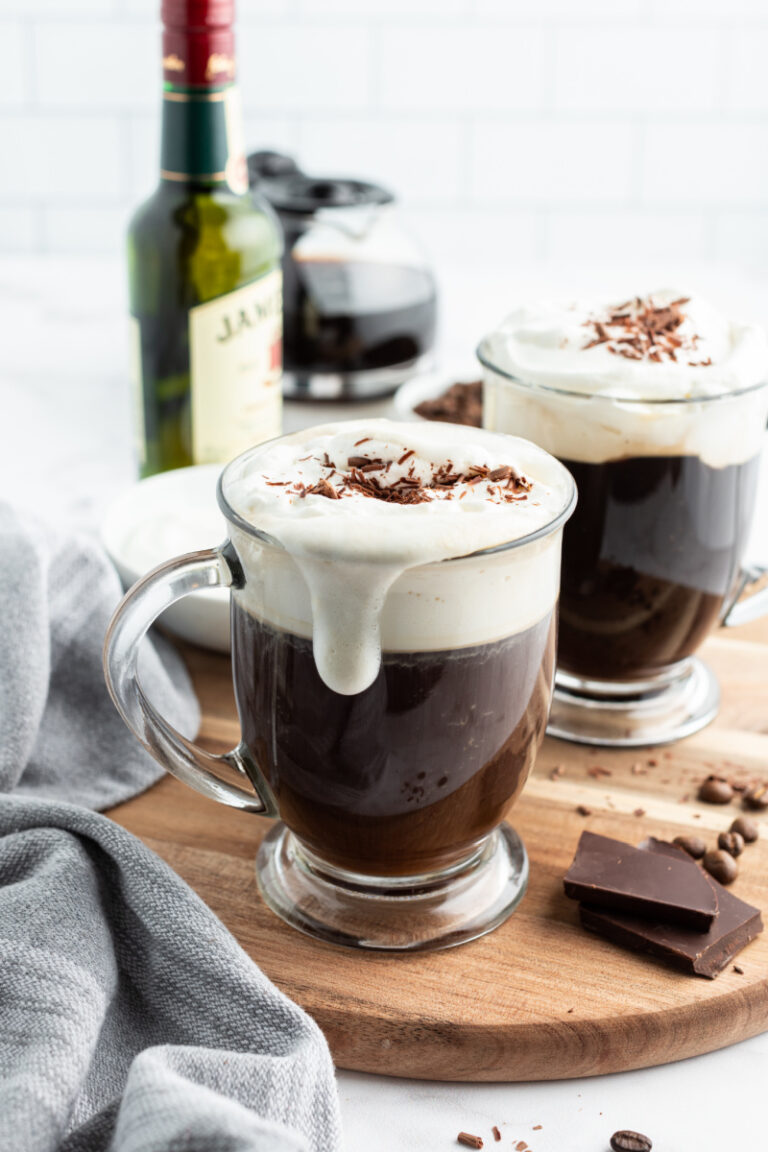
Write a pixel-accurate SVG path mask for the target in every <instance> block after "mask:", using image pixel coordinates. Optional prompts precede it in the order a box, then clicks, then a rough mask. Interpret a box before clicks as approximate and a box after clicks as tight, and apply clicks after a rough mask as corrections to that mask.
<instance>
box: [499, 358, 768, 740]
mask: <svg viewBox="0 0 768 1152" xmlns="http://www.w3.org/2000/svg"><path fill="white" fill-rule="evenodd" d="M478 358H479V360H480V362H481V364H482V366H483V391H484V417H483V422H484V424H485V426H486V427H487V428H489V429H492V430H495V431H499V432H512V431H514V432H515V434H516V435H520V436H525V437H527V438H529V439H530V440H533V441H534V442H535V443H536V444H539V445H541V447H543V448H545V449H546V450H547V451H548V452H551V453H552V454H553V455H554V456H557V458H558V459H559V460H561V461H562V462H563V463H564V464H565V465H566V467H567V468H568V469H569V471H570V472H571V473H572V474H573V476H574V478H575V480H576V484H577V487H578V491H579V505H578V509H577V512H576V514H575V516H574V517H573V519H572V520H571V522H570V523H569V524H568V526H567V528H566V531H565V536H564V542H563V580H562V587H561V591H560V637H559V652H558V669H557V679H556V689H555V696H554V701H553V705H552V714H551V718H550V726H549V732H550V734H551V735H554V736H560V737H564V738H566V739H569V740H575V741H577V742H579V743H584V744H594V745H604V746H616V747H621V746H625V747H639V746H643V745H653V744H664V743H669V742H671V741H673V740H677V739H680V738H681V737H683V736H688V735H690V734H691V733H693V732H696V731H697V730H699V729H700V728H702V727H704V725H706V724H708V723H709V722H710V721H711V720H713V719H714V717H715V716H716V714H717V711H718V708H719V704H720V688H719V685H718V682H717V679H716V677H715V675H714V673H713V672H712V671H711V670H710V669H709V668H708V666H707V665H706V664H704V663H703V662H702V661H701V660H700V659H698V657H696V656H695V655H694V653H695V652H696V651H697V650H698V648H699V647H700V645H701V644H702V643H703V641H704V640H705V638H706V637H707V635H708V634H709V633H710V631H711V630H712V628H713V627H715V626H716V625H717V624H718V623H721V624H726V625H737V624H743V623H747V622H748V621H750V620H753V619H756V618H757V617H758V616H761V615H764V614H765V613H766V612H768V588H762V589H760V590H758V591H756V592H755V591H753V590H754V589H755V588H756V587H757V585H758V583H759V582H760V580H761V579H762V577H763V575H764V573H763V571H762V570H761V569H758V568H753V569H745V568H744V567H743V566H742V562H743V558H744V550H745V546H746V544H747V538H748V535H749V531H750V528H751V525H752V521H753V519H754V510H755V500H756V493H757V479H758V468H759V460H760V454H761V450H762V446H763V440H764V430H765V426H766V418H767V417H768V383H763V384H758V385H755V386H752V387H748V388H744V389H741V390H739V391H732V392H726V393H720V394H716V395H709V396H701V397H696V398H692V399H669V400H668V399H658V398H655V399H625V398H617V397H611V396H608V395H606V394H600V393H598V394H595V395H587V394H582V393H577V392H571V391H567V390H565V389H559V388H556V387H550V386H548V385H542V384H530V383H528V382H526V381H525V380H522V379H518V378H516V377H514V376H512V375H511V374H509V373H508V372H506V371H505V370H504V369H503V368H502V367H500V365H499V364H498V363H497V362H496V361H495V359H494V355H493V351H492V346H491V343H490V341H489V340H486V341H483V343H481V345H480V347H479V349H478ZM747 592H753V594H751V595H747V596H746V597H745V593H747Z"/></svg>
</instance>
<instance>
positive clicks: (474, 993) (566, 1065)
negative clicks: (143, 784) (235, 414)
mask: <svg viewBox="0 0 768 1152" xmlns="http://www.w3.org/2000/svg"><path fill="white" fill-rule="evenodd" d="M184 652H185V655H186V656H187V659H188V662H189V666H190V669H191V671H192V674H193V677H194V679H195V683H196V687H197V690H198V693H199V696H200V700H201V702H202V707H203V717H204V719H203V727H202V737H201V742H202V743H204V744H205V745H206V746H207V747H209V748H211V749H213V750H223V749H224V748H229V747H232V746H233V745H234V744H235V743H236V742H237V739H238V727H237V722H236V717H235V708H234V701H233V698H232V691H231V687H230V681H229V662H228V659H227V658H226V657H221V656H215V655H213V654H211V653H207V652H202V651H200V650H197V649H193V648H186V649H184ZM703 656H704V657H705V659H707V660H708V662H709V663H710V664H711V666H712V667H713V668H714V669H715V671H716V672H717V674H718V675H719V677H720V679H721V683H722V685H723V707H722V711H721V714H720V716H719V718H718V720H717V721H716V723H715V724H713V725H712V726H710V727H709V728H707V729H705V730H704V731H703V732H700V733H698V734H697V735H696V736H693V737H690V738H689V739H687V740H685V741H682V742H681V743H679V744H677V745H674V746H672V747H671V748H667V749H660V750H650V751H648V752H645V751H641V752H639V753H638V752H637V751H629V752H607V751H600V750H593V749H592V750H591V749H588V748H582V747H579V746H577V745H571V744H566V743H563V742H560V741H557V740H551V739H548V740H547V741H546V742H545V744H544V747H543V749H542V751H541V754H540V756H539V759H538V763H537V765H536V769H535V771H534V773H533V775H532V777H531V779H530V780H529V782H528V784H527V785H526V788H525V791H524V793H523V796H522V798H521V799H520V801H519V803H518V805H517V806H516V807H515V808H514V810H513V812H512V814H511V818H512V821H513V822H514V825H515V827H516V828H517V830H518V831H519V832H520V834H521V835H522V837H523V839H524V841H525V843H526V846H527V848H528V852H529V855H530V859H531V879H530V883H529V887H528V892H527V894H526V896H525V898H524V900H523V902H522V904H521V906H520V907H519V909H518V910H517V911H516V912H515V913H514V915H513V916H512V917H511V918H510V919H509V920H508V921H507V922H506V923H505V924H503V925H502V926H501V927H500V928H498V929H497V930H496V931H495V932H492V933H491V934H490V935H488V936H485V937H483V938H482V939H480V940H476V941H474V942H472V943H470V944H465V945H463V946H461V947H459V948H455V949H452V950H449V951H445V952H432V953H424V954H420V955H400V956H392V955H386V954H374V953H367V954H363V953H360V952H353V951H350V950H346V949H343V948H337V947H334V946H331V945H326V944H321V943H317V942H315V941H314V940H311V939H310V938H308V937H306V936H303V935H301V934H300V933H298V932H296V931H294V930H292V929H291V928H289V927H287V926H286V925H284V924H283V923H282V922H281V921H280V920H278V919H277V917H276V916H275V915H274V914H273V913H272V912H270V911H269V909H267V908H266V907H265V906H264V905H263V903H262V902H261V899H260V897H259V894H258V890H257V886H256V880H255V875H254V864H253V861H254V857H255V855H256V850H257V847H258V844H259V842H260V840H261V837H262V836H263V835H264V833H265V831H266V829H267V827H268V823H267V821H265V820H264V819H262V818H260V817H255V816H252V815H248V814H246V813H242V812H237V811H234V810H233V809H228V808H224V807H222V806H220V805H217V804H215V803H213V802H212V801H208V800H205V799H203V798H202V797H201V796H199V795H197V793H194V792H192V791H191V790H190V789H188V788H186V787H185V786H184V785H182V784H180V783H178V782H177V781H176V780H173V779H171V778H170V777H168V778H166V779H164V780H162V781H161V782H160V783H159V784H157V785H156V786H155V787H154V788H152V789H150V790H149V791H148V792H146V793H144V795H142V796H139V797H138V798H136V799H135V800H132V801H130V802H129V803H127V804H123V805H121V806H120V807H118V808H115V809H114V810H113V811H112V812H111V813H110V815H111V816H112V818H113V819H114V820H116V821H117V822H118V823H120V824H122V825H124V826H125V827H126V828H129V829H130V830H131V831H132V832H134V833H136V834H137V835H138V836H140V837H141V838H142V839H143V840H144V841H145V842H146V843H147V844H148V845H149V846H150V847H151V848H152V849H154V850H155V851H156V852H157V853H158V854H159V855H160V856H162V857H163V858H164V859H165V860H167V861H168V863H169V864H170V865H171V866H172V867H173V868H175V869H176V871H177V872H178V873H179V874H180V875H181V876H183V878H184V879H185V880H186V881H187V882H188V883H189V884H191V886H192V887H193V888H194V889H196V891H197V892H198V893H199V894H200V895H201V896H202V897H203V899H204V900H205V901H206V902H207V903H208V904H209V905H210V907H211V908H212V909H213V910H214V912H216V914H217V915H218V916H219V917H220V918H221V919H222V920H223V921H224V923H225V924H226V925H227V926H228V927H229V928H230V929H231V931H232V932H233V933H234V935H235V936H236V937H237V939H238V940H239V941H240V943H241V944H242V946H243V947H244V948H245V950H246V951H247V952H248V953H249V955H251V956H252V957H253V959H254V960H255V961H256V962H257V963H258V964H259V965H260V966H261V968H262V969H263V971H264V972H265V973H266V974H267V975H268V976H269V977H270V978H271V979H272V980H273V981H274V982H275V984H277V985H278V986H279V987H280V988H282V989H283V991H285V992H286V993H287V994H288V995H289V996H291V997H292V998H293V999H294V1000H296V1001H298V1003H299V1004H301V1005H302V1006H303V1007H304V1008H306V1010H307V1011H308V1012H309V1013H310V1014H311V1015H312V1016H313V1017H314V1018H315V1020H317V1022H318V1024H319V1025H320V1027H321V1028H322V1029H323V1031H324V1032H325V1035H326V1036H327V1038H328V1042H329V1044H330V1047H331V1051H332V1053H333V1055H334V1058H335V1060H336V1062H337V1064H338V1065H340V1066H341V1067H342V1068H354V1069H359V1070H362V1071H367V1072H377V1073H383V1074H386V1075H393V1076H394V1075H397V1076H410V1077H416V1078H422V1079H427V1078H429V1079H438V1080H466V1081H471V1080H474V1081H479V1080H549V1079H560V1078H565V1077H571V1076H584V1075H590V1074H594V1073H603V1072H617V1071H621V1070H624V1069H628V1068H639V1067H645V1066H648V1065H652V1064H663V1063H666V1062H668V1061H671V1060H679V1059H682V1058H683V1057H687V1056H693V1055H697V1054H699V1053H702V1052H708V1051H711V1050H712V1049H715V1048H720V1047H723V1046H725V1045H727V1044H731V1043H733V1042H734V1041H737V1040H741V1039H744V1038H746V1037H748V1036H753V1035H756V1034H757V1033H759V1032H762V1031H764V1030H766V1029H768V916H766V912H768V814H766V815H764V816H762V817H759V819H761V820H762V822H763V826H764V830H763V837H764V838H763V839H762V840H761V841H759V842H758V843H757V844H754V845H752V846H749V847H748V848H747V850H746V852H745V854H744V855H743V856H742V858H741V874H740V876H739V878H738V879H737V881H736V883H735V885H734V887H733V891H734V892H735V893H736V894H737V895H739V896H741V897H743V898H744V899H746V900H748V901H750V902H752V903H754V904H757V905H758V907H760V908H762V909H763V913H764V919H766V932H765V933H764V934H763V936H761V937H759V938H758V939H757V940H756V941H754V942H753V943H752V944H750V945H749V947H748V948H747V949H746V950H745V951H744V952H743V953H742V955H741V956H740V957H739V960H738V964H739V966H740V967H741V968H742V969H743V973H742V974H740V973H738V972H736V971H735V970H734V969H733V967H732V966H729V967H728V969H726V971H724V972H723V973H722V974H721V975H720V976H719V977H718V978H717V979H716V980H714V981H709V980H704V979H701V978H698V977H693V976H687V975H683V974H680V973H677V972H675V971H673V970H671V969H668V968H667V967H665V966H663V965H662V964H661V963H660V962H657V961H655V960H652V959H649V958H644V957H641V956H638V955H636V954H633V953H631V952H625V951H623V950H621V949H620V948H618V947H617V946H615V945H613V944H610V943H608V942H607V941H603V940H601V939H599V938H597V937H595V936H591V935H590V934H588V933H587V932H585V931H584V930H582V929H581V928H580V927H579V925H578V917H577V908H576V905H575V904H574V903H572V902H571V901H569V900H566V899H565V897H564V896H563V893H562V877H563V873H564V872H565V870H566V868H567V866H568V864H569V862H570V860H571V858H572V856H573V852H574V849H575V847H576V843H577V840H578V838H579V835H580V833H581V831H582V830H583V829H584V828H589V829H592V830H593V831H595V832H602V833H605V834H607V835H610V836H616V837H618V838H620V839H624V840H628V841H631V842H634V843H637V842H638V841H639V840H640V839H642V837H644V836H646V835H655V836H661V837H666V838H672V837H673V836H676V835H678V834H680V833H682V832H691V831H692V832H697V833H700V834H701V835H703V836H704V837H705V838H706V839H707V840H708V841H710V842H712V843H713V844H714V841H715V839H716V837H717V833H718V832H720V831H722V830H723V829H726V828H727V827H728V826H729V824H730V822H731V820H733V818H734V817H735V816H736V815H737V814H738V812H739V807H738V805H737V804H736V803H734V804H732V805H728V806H726V807H724V808H720V807H713V806H709V805H706V804H702V803H699V802H698V801H697V800H696V789H697V785H698V783H699V781H700V780H701V779H702V778H703V777H704V776H705V775H707V774H708V773H709V772H712V771H715V772H721V773H723V774H724V775H727V776H731V777H733V778H735V779H739V778H742V779H747V778H754V777H758V778H761V777H764V778H766V779H768V624H767V623H765V622H764V623H762V624H760V625H752V626H750V627H749V628H748V629H741V630H733V631H731V632H728V633H726V632H724V631H721V632H720V633H718V634H717V635H716V636H715V637H713V638H712V639H711V640H710V641H709V642H708V644H707V645H706V648H705V650H704V652H703ZM556 765H559V766H560V767H561V769H562V773H563V774H562V775H561V776H560V777H558V778H557V779H554V780H553V779H550V773H551V771H552V769H553V768H554V767H555V766H556ZM633 765H635V766H636V767H635V770H634V771H633V768H632V766H633ZM596 766H597V767H600V768H604V769H607V770H608V771H609V772H610V775H600V774H597V773H595V774H592V775H590V774H589V770H590V769H594V768H595V767H596ZM638 766H639V770H638ZM579 805H583V806H585V807H587V808H589V809H591V815H589V816H583V815H579V814H578V812H577V807H578V806H579Z"/></svg>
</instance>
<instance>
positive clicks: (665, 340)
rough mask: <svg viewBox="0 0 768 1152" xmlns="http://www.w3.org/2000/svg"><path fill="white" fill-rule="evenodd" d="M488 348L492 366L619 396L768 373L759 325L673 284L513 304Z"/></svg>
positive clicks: (757, 379)
mask: <svg viewBox="0 0 768 1152" xmlns="http://www.w3.org/2000/svg"><path fill="white" fill-rule="evenodd" d="M486 346H487V350H488V352H489V353H490V357H489V358H490V359H491V360H492V361H493V363H494V365H495V366H496V367H498V368H500V369H502V371H505V372H508V373H509V374H510V375H512V376H516V377H519V378H520V379H521V380H522V381H525V382H526V383H533V384H546V385H549V386H550V387H553V388H562V389H564V390H565V391H570V392H579V393H583V394H587V395H594V394H596V393H603V394H608V393H610V395H611V396H614V397H618V398H621V399H625V400H652V399H653V400H656V399H667V400H682V399H689V398H691V397H697V396H717V395H720V394H721V393H723V392H734V391H740V390H741V389H743V388H748V387H750V386H751V385H753V384H760V383H762V382H763V381H764V380H765V379H766V377H767V376H768V371H767V369H768V341H766V335H765V332H764V331H763V329H762V328H760V327H759V326H758V325H755V324H745V323H741V322H738V321H731V320H727V319H726V318H725V317H724V316H723V315H722V314H721V313H720V312H718V311H717V309H715V308H713V307H712V305H711V304H709V303H707V302H706V301H705V300H702V299H700V298H699V297H693V296H687V295H686V294H685V293H683V292H679V291H672V290H664V291H660V292H652V293H649V295H647V296H645V297H635V298H633V299H631V300H624V301H619V302H617V303H616V304H609V305H600V304H588V303H584V302H581V303H553V302H549V301H546V302H543V303H541V304H538V305H533V306H531V307H526V308H519V309H517V310H516V311H515V312H513V313H511V315H510V316H508V317H507V319H506V320H505V321H504V322H503V323H502V325H501V326H500V327H499V329H498V330H497V331H496V332H494V333H493V334H492V335H491V336H489V337H488V340H487V344H486Z"/></svg>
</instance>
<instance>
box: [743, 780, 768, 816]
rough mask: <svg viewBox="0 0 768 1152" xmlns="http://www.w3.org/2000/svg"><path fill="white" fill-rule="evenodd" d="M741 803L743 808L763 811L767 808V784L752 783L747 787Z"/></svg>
mask: <svg viewBox="0 0 768 1152" xmlns="http://www.w3.org/2000/svg"><path fill="white" fill-rule="evenodd" d="M742 803H743V804H744V807H745V808H751V809H752V810H753V811H755V812H764V811H765V809H766V808H768V784H753V785H752V787H751V788H747V790H746V792H745V793H744V795H743V797H742Z"/></svg>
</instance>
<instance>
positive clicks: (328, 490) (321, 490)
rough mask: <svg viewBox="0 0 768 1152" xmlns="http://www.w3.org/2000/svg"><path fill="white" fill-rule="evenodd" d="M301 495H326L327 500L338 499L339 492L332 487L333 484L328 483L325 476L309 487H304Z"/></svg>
mask: <svg viewBox="0 0 768 1152" xmlns="http://www.w3.org/2000/svg"><path fill="white" fill-rule="evenodd" d="M302 495H303V496H327V497H328V499H329V500H338V499H339V494H338V492H337V491H336V489H335V488H334V486H333V484H329V483H328V481H327V480H326V479H325V477H322V478H321V479H320V480H318V482H317V484H313V485H312V487H311V488H306V489H305V490H304V492H303V493H302Z"/></svg>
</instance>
